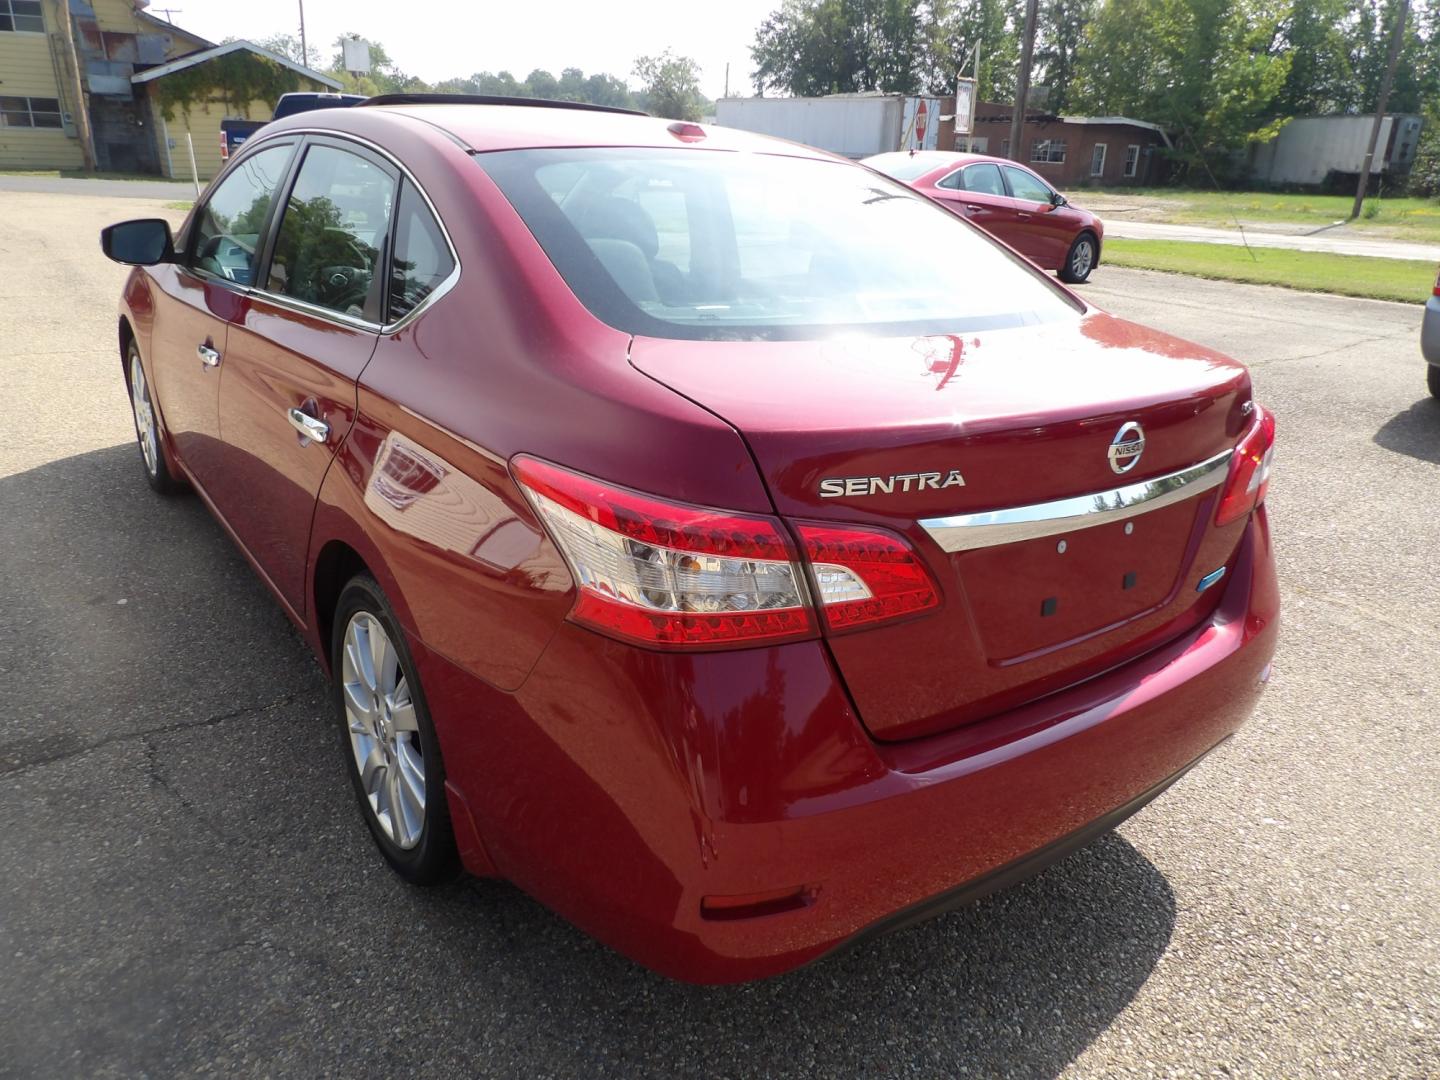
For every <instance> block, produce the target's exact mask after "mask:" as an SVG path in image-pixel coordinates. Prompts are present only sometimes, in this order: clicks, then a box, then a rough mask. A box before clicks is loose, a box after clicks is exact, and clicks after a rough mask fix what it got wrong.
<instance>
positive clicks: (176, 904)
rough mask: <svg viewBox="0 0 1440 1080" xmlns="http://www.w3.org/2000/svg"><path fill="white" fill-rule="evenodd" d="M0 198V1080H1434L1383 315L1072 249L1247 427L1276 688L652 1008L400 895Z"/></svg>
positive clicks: (288, 642)
mask: <svg viewBox="0 0 1440 1080" xmlns="http://www.w3.org/2000/svg"><path fill="white" fill-rule="evenodd" d="M157 212H158V213H161V214H168V215H169V216H171V217H172V218H173V217H175V216H176V215H175V214H174V213H173V212H172V211H166V210H164V209H163V204H161V203H158V202H156V203H148V202H147V201H146V200H144V199H139V198H123V199H122V198H115V197H111V196H109V195H107V196H105V197H88V196H80V195H70V194H45V193H15V192H9V193H6V192H0V263H3V265H5V266H6V267H7V268H8V269H9V270H10V273H8V274H6V275H4V277H3V279H0V386H3V387H4V394H5V401H6V403H7V404H8V405H9V406H10V407H9V408H8V409H7V410H6V417H7V425H6V433H5V438H4V439H3V440H0V677H3V685H4V686H5V687H6V693H5V695H4V705H3V706H0V780H3V783H0V821H3V822H4V826H5V827H4V828H3V830H0V1076H4V1077H10V1076H14V1077H32V1076H37V1077H48V1076H62V1077H69V1076H76V1077H80V1076H83V1077H106V1076H179V1075H191V1074H204V1073H214V1074H246V1075H249V1074H266V1075H297V1076H315V1075H329V1074H337V1073H345V1074H350V1073H365V1074H373V1075H404V1076H424V1075H452V1076H453V1075H474V1076H496V1077H513V1076H577V1075H584V1076H627V1077H628V1076H642V1075H654V1076H706V1077H713V1076H734V1077H767V1076H776V1077H778V1076H877V1077H879V1076H924V1077H955V1076H995V1075H1007V1076H1021V1077H1052V1076H1057V1075H1065V1076H1075V1077H1081V1076H1085V1077H1089V1076H1097V1077H1098V1076H1105V1077H1111V1076H1140V1077H1153V1076H1167V1077H1191V1076H1194V1077H1199V1076H1206V1077H1208V1076H1217V1075H1236V1074H1239V1075H1245V1076H1273V1077H1285V1078H1293V1077H1311V1076H1314V1077H1322V1076H1323V1077H1332V1076H1333V1077H1352V1076H1365V1077H1371V1076H1375V1077H1381V1076H1384V1077H1423V1076H1433V1075H1436V1074H1437V1073H1440V843H1437V839H1436V822H1437V820H1440V783H1437V781H1440V739H1437V734H1440V707H1437V705H1440V665H1437V663H1436V657H1437V655H1440V629H1437V628H1440V590H1437V589H1436V588H1435V580H1436V578H1435V571H1434V561H1435V551H1436V549H1437V547H1440V545H1437V543H1436V540H1437V522H1440V404H1437V403H1435V402H1433V401H1431V400H1430V399H1429V398H1428V397H1427V396H1426V394H1425V390H1424V370H1423V367H1422V365H1421V361H1420V358H1419V355H1418V347H1417V340H1418V330H1419V321H1420V310H1421V309H1420V308H1419V307H1415V306H1403V305H1395V304H1380V303H1372V302H1368V301H1359V300H1344V299H1339V298H1333V297H1320V296H1311V295H1306V294H1299V293H1290V292H1285V291H1283V290H1276V289H1267V288H1262V287H1256V286H1244V285H1231V284H1225V283H1220V282H1206V281H1197V280H1193V279H1187V278H1181V277H1171V276H1166V275H1159V274H1151V273H1145V272H1140V271H1124V270H1118V269H1110V268H1106V267H1102V268H1101V269H1100V270H1099V271H1098V272H1097V274H1096V276H1095V279H1094V283H1093V284H1092V285H1090V286H1089V287H1087V288H1086V290H1085V295H1087V296H1088V297H1089V298H1090V299H1092V300H1093V301H1095V302H1097V303H1099V304H1101V305H1102V306H1105V307H1108V308H1110V309H1111V310H1113V311H1115V312H1116V313H1117V314H1120V315H1123V316H1126V317H1130V318H1135V319H1137V320H1139V321H1142V322H1146V323H1149V324H1152V325H1155V326H1158V327H1160V328H1162V329H1165V330H1168V331H1171V332H1173V333H1176V334H1179V335H1181V336H1184V337H1190V338H1194V339H1197V340H1199V341H1202V342H1204V343H1206V344H1209V345H1213V346H1216V347H1218V348H1220V349H1222V350H1225V351H1227V352H1229V353H1231V354H1233V355H1235V356H1238V357H1240V358H1242V359H1245V360H1247V361H1249V362H1250V363H1251V364H1252V365H1253V366H1254V369H1255V379H1256V385H1257V389H1258V395H1259V397H1260V399H1261V400H1263V401H1264V402H1266V403H1267V404H1269V405H1270V406H1272V407H1273V408H1274V409H1275V411H1276V413H1277V415H1278V418H1279V425H1280V429H1279V430H1280V436H1279V437H1280V443H1279V458H1278V466H1277V468H1278V471H1277V475H1276V479H1275V483H1274V486H1273V488H1272V494H1271V499H1270V502H1271V509H1272V515H1273V523H1274V529H1275V536H1276V542H1277V548H1278V553H1279V560H1280V569H1281V576H1282V586H1283V588H1284V592H1285V597H1286V604H1287V607H1286V612H1285V629H1284V632H1283V637H1282V642H1281V646H1280V652H1279V655H1278V657H1277V661H1276V672H1277V674H1276V678H1275V680H1274V682H1273V683H1272V686H1271V689H1270V691H1269V693H1268V694H1267V695H1266V696H1265V698H1264V699H1263V701H1262V704H1261V706H1260V709H1259V711H1258V712H1257V714H1256V715H1255V717H1254V719H1253V720H1252V721H1251V723H1250V724H1249V725H1248V726H1247V727H1246V728H1245V729H1243V730H1242V732H1241V733H1240V734H1239V735H1238V736H1237V737H1236V738H1235V739H1234V740H1233V741H1232V743H1231V745H1230V746H1229V747H1227V748H1226V749H1224V750H1222V751H1221V752H1219V753H1217V754H1216V755H1214V756H1213V757H1212V758H1211V759H1209V760H1208V761H1206V762H1205V763H1204V764H1203V765H1202V766H1201V767H1200V768H1198V769H1196V770H1195V771H1194V772H1192V773H1191V774H1190V775H1189V776H1187V777H1186V778H1185V779H1184V780H1183V781H1181V782H1180V783H1179V784H1178V785H1177V786H1176V787H1175V788H1174V789H1173V790H1172V791H1171V792H1170V793H1168V794H1167V795H1166V796H1165V797H1164V798H1162V799H1161V800H1159V801H1158V802H1157V803H1155V804H1154V805H1153V806H1152V807H1150V808H1149V809H1147V810H1145V811H1144V812H1143V813H1141V814H1140V815H1139V816H1137V817H1136V818H1134V819H1132V820H1131V821H1130V822H1128V823H1126V824H1125V825H1124V826H1122V828H1121V829H1120V830H1119V831H1118V832H1117V833H1115V834H1113V835H1110V836H1107V837H1104V838H1103V839H1101V840H1100V841H1098V842H1097V843H1095V844H1094V845H1092V846H1091V847H1089V848H1087V849H1085V850H1084V851H1081V852H1079V853H1077V854H1075V855H1074V856H1072V857H1071V858H1069V859H1067V860H1065V861H1064V862H1062V863H1060V864H1058V865H1056V866H1054V867H1052V868H1051V869H1049V870H1047V871H1046V872H1045V873H1044V874H1042V875H1041V876H1040V877H1038V878H1036V879H1035V880H1033V881H1030V882H1028V883H1026V884H1024V885H1021V886H1019V887H1017V888H1014V889H1011V890H1009V891H1007V892H1005V893H1002V894H1000V895H997V896H994V897H992V898H990V899H988V900H986V901H984V902H983V903H981V904H979V905H976V906H974V907H972V908H969V909H965V910H962V911H958V912H955V913H953V914H951V915H948V916H945V917H943V918H941V919H939V920H937V921H934V922H932V923H929V924H926V925H924V926H921V927H917V928H914V929H912V930H908V931H905V932H902V933H899V934H895V935H892V936H891V937H888V938H885V939H882V940H879V941H875V942H871V943H868V944H866V945H864V946H862V947H860V948H858V949H855V950H853V951H851V952H849V953H846V954H844V955H842V956H838V957H836V958H834V959H831V960H829V961H826V962H822V963H820V964H817V965H814V966H812V967H810V968H807V969H805V970H803V971H800V972H797V973H795V974H793V975H790V976H787V977H784V978H781V979H777V980H773V981H770V982H766V983H762V984H758V985H752V986H746V987H735V988H727V989H720V990H704V989H696V988H691V987H685V986H680V985H677V984H674V983H669V982H666V981H664V980H662V979H660V978H658V977H655V976H652V975H650V974H648V973H646V972H644V971H642V970H640V969H638V968H636V967H635V966H634V965H632V964H630V963H628V962H627V961H625V960H622V959H620V958H619V957H617V956H616V955H614V954H613V953H611V952H610V951H609V950H607V949H605V948H604V947H603V946H600V945H598V944H596V943H594V942H593V941H590V940H589V939H588V938H586V937H584V936H583V935H581V934H580V933H578V932H577V931H575V930H573V929H571V928H570V927H569V926H568V925H566V924H565V923H564V922H562V921H561V920H559V919H558V918H556V917H554V916H552V915H550V914H549V913H548V912H546V911H545V910H544V909H542V908H541V907H539V906H538V905H536V904H535V903H533V902H531V901H530V900H528V899H527V898H526V897H524V896H523V895H521V894H520V893H519V892H518V891H516V890H514V889H512V888H510V887H508V886H505V885H502V884H498V883H492V882H474V881H459V882H456V883H455V884H453V885H450V886H446V887H443V888H439V889H434V890H417V889H413V888H410V887H408V886H405V885H403V884H402V883H401V882H400V881H399V880H398V879H397V878H395V877H394V876H393V875H392V874H391V873H390V872H389V871H388V870H387V869H386V868H385V867H384V865H383V863H382V862H381V860H380V859H379V857H378V856H377V855H376V853H375V852H374V850H373V847H372V844H371V842H370V839H369V836H368V834H367V832H366V830H365V828H364V825H363V824H362V822H361V820H360V817H359V815H358V813H357V812H356V809H355V807H354V804H353V797H352V795H351V791H350V788H349V785H348V782H347V780H346V776H345V773H344V770H343V762H342V759H341V756H340V749H339V737H338V734H337V732H336V730H335V728H334V726H333V722H332V720H331V718H330V714H329V702H328V699H327V697H326V689H325V686H324V684H323V682H322V680H321V678H320V675H319V670H318V668H317V667H316V665H315V664H314V662H313V661H312V660H311V659H310V657H309V656H308V654H307V653H306V652H305V650H304V649H303V647H302V646H301V644H300V642H299V639H298V637H297V636H296V634H295V633H294V632H293V631H292V629H291V628H290V626H289V624H288V623H287V621H286V620H285V618H284V616H282V615H281V614H280V612H279V610H278V608H276V606H275V605H274V604H273V603H272V602H271V601H270V600H269V598H268V596H267V594H266V593H265V592H264V590H263V588H262V586H261V585H260V584H259V582H258V581H257V580H256V578H255V577H254V575H253V574H252V573H251V571H250V570H249V568H248V566H247V565H246V564H245V563H244V561H243V559H242V558H241V557H240V556H239V555H238V554H237V553H236V551H235V550H234V548H233V547H232V546H231V544H230V543H229V541H228V540H227V539H226V537H225V536H224V535H223V534H222V532H221V530H220V528H219V527H218V526H217V525H216V524H215V523H214V522H213V521H212V520H211V519H210V518H209V516H208V515H207V513H206V512H205V510H204V509H203V507H202V506H201V505H200V503H199V502H198V500H196V499H194V498H193V497H187V498H180V499H176V500H163V499H160V498H158V497H156V496H153V495H152V494H151V493H150V492H149V490H148V489H147V488H146V487H145V485H144V483H143V481H142V479H141V477H140V471H139V470H140V464H139V460H138V454H137V452H136V449H135V447H134V446H133V444H132V442H131V439H132V430H131V427H130V422H129V416H128V412H127V403H126V398H125V394H124V391H123V388H122V382H121V377H120V367H119V363H118V356H117V353H116V345H115V327H114V308H115V299H116V296H117V294H118V289H119V284H120V281H121V280H122V278H123V271H122V270H120V269H119V268H118V267H114V266H112V265H110V264H108V263H105V262H104V261H103V260H102V259H101V257H100V254H99V249H98V243H97V242H96V231H97V230H98V228H99V227H100V226H101V225H103V224H106V223H108V222H110V221H113V220H116V219H119V218H122V217H131V216H141V215H146V214H150V213H157Z"/></svg>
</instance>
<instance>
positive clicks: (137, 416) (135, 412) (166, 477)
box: [125, 340, 185, 495]
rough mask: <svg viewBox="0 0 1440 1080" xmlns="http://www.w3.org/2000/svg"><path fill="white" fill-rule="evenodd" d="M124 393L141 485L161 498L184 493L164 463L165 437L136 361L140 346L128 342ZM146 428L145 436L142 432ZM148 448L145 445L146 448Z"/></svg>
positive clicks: (148, 382)
mask: <svg viewBox="0 0 1440 1080" xmlns="http://www.w3.org/2000/svg"><path fill="white" fill-rule="evenodd" d="M137 377H138V379H139V384H140V395H139V397H143V399H144V401H145V409H146V410H147V411H148V420H146V419H142V416H141V406H140V404H139V400H138V398H137V395H136V392H135V387H136V379H137ZM125 390H126V392H127V393H128V394H129V395H130V419H131V421H132V422H133V423H134V426H135V448H136V450H137V451H138V452H139V454H140V468H141V469H142V471H143V472H144V473H145V482H146V483H147V484H149V485H150V487H151V488H152V489H153V490H155V491H157V492H159V493H160V494H161V495H175V494H178V493H179V492H181V491H184V490H185V482H184V481H183V480H180V479H179V478H178V477H176V476H175V475H174V474H173V473H172V472H171V471H170V465H169V463H168V462H167V461H166V460H165V437H164V433H163V432H162V431H161V429H160V416H159V414H158V413H157V412H156V411H155V405H154V399H153V397H152V396H151V393H150V380H149V378H148V377H147V376H146V374H145V367H144V364H143V362H142V361H141V359H140V346H138V345H137V344H135V342H134V341H133V340H132V341H131V342H130V344H129V345H127V346H126V347H125ZM147 426H148V429H149V430H148V434H147V433H146V430H144V429H145V428H146V427H147ZM147 444H148V445H147Z"/></svg>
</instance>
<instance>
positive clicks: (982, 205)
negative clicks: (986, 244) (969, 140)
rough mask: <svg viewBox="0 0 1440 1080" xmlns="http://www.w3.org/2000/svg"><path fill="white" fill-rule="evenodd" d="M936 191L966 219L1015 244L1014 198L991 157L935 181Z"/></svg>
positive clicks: (1008, 242)
mask: <svg viewBox="0 0 1440 1080" xmlns="http://www.w3.org/2000/svg"><path fill="white" fill-rule="evenodd" d="M935 187H936V195H937V196H938V197H939V198H940V199H942V200H943V201H944V202H946V204H947V205H949V207H950V208H951V209H952V210H954V211H955V212H956V213H958V214H959V215H960V216H961V217H963V218H965V219H967V220H968V221H972V222H974V223H975V224H976V225H979V226H980V227H981V228H982V229H984V230H986V231H987V232H989V233H992V234H993V235H995V236H998V237H999V238H1000V239H1001V240H1004V241H1005V242H1006V243H1007V244H1011V245H1014V244H1015V235H1016V226H1017V225H1018V221H1017V219H1016V216H1015V201H1014V200H1013V199H1011V198H1010V196H1009V194H1008V193H1007V192H1006V190H1005V182H1004V180H1002V179H1001V177H1000V168H999V166H998V165H996V164H995V163H994V162H991V161H978V162H976V163H975V164H973V165H967V166H965V167H964V168H963V169H957V170H956V171H955V172H953V173H951V174H950V175H949V176H946V177H944V178H943V179H942V180H940V181H939V182H938V183H937V184H936V185H935Z"/></svg>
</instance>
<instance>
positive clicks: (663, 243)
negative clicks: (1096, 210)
mask: <svg viewBox="0 0 1440 1080" xmlns="http://www.w3.org/2000/svg"><path fill="white" fill-rule="evenodd" d="M476 160H477V161H478V162H479V164H480V166H481V167H482V168H483V169H485V171H486V172H487V173H488V174H489V175H490V176H491V177H492V178H493V179H494V180H495V182H496V183H497V184H498V185H499V186H500V188H501V190H502V191H503V192H504V193H505V195H506V197H507V198H508V199H509V200H510V202H511V203H512V204H513V205H514V207H515V209H516V210H517V211H518V212H519V214H520V216H521V217H522V218H523V219H524V220H525V223H526V225H527V226H529V228H530V231H531V232H532V233H533V234H534V235H535V238H536V239H537V240H538V241H539V242H540V245H541V247H543V248H544V249H545V253H546V254H547V255H548V256H549V257H550V260H551V262H553V263H554V264H555V267H556V269H557V270H559V272H560V274H561V275H562V276H563V277H564V278H565V280H566V282H567V283H568V284H569V286H570V288H571V289H572V290H573V291H574V292H575V294H576V295H577V296H578V297H579V298H580V300H581V302H582V303H584V304H585V305H586V307H588V308H589V309H590V310H591V311H592V312H593V313H594V314H595V315H596V316H597V317H598V318H600V319H602V320H604V321H605V322H607V323H609V324H610V325H611V326H614V327H616V328H617V329H620V330H624V331H627V332H629V333H632V334H640V335H645V336H649V337H669V338H720V339H735V338H767V339H807V338H818V337H831V336H834V335H835V334H836V333H838V332H847V331H852V332H853V331H858V332H869V333H877V334H879V333H891V334H933V333H957V332H964V331H967V330H981V329H989V328H994V327H1004V326H1022V325H1027V324H1032V323H1038V322H1044V321H1050V320H1053V319H1059V318H1071V317H1074V316H1075V315H1076V313H1077V312H1078V311H1079V310H1080V309H1079V308H1077V307H1076V306H1075V305H1074V304H1073V302H1072V301H1071V300H1069V299H1068V298H1067V297H1066V295H1065V294H1064V293H1063V292H1061V291H1060V290H1059V289H1058V288H1056V287H1053V286H1052V285H1050V284H1049V283H1047V281H1046V280H1045V279H1044V278H1043V277H1042V276H1041V275H1040V274H1039V273H1038V272H1037V271H1035V270H1033V269H1030V268H1027V265H1026V264H1024V263H1023V262H1022V261H1021V260H1019V259H1018V258H1016V257H1014V256H1012V255H1010V254H1009V253H1008V252H1006V251H1004V250H1003V249H1002V248H1000V247H998V246H997V245H996V244H994V243H992V242H991V241H990V240H988V239H987V238H986V237H985V236H984V235H983V234H981V233H980V232H978V231H977V230H975V229H973V228H971V227H970V226H968V225H966V224H964V223H963V222H961V221H960V220H959V219H957V218H955V217H953V216H952V215H951V214H950V213H949V212H948V211H946V210H944V209H941V208H940V207H938V206H936V205H935V204H933V203H931V202H930V201H929V200H927V199H924V198H922V197H920V196H918V195H915V194H914V193H913V192H911V191H910V190H909V189H908V188H905V187H903V186H901V185H899V184H895V183H893V182H891V181H888V180H885V179H884V178H882V177H879V176H876V175H875V174H874V173H871V172H869V171H867V170H865V169H860V168H857V167H855V166H853V165H849V164H846V163H843V162H829V161H816V160H807V159H803V158H791V157H780V156H773V155H768V154H740V153H732V152H726V151H705V150H696V149H680V148H675V149H628V148H619V149H616V148H583V149H542V150H507V151H501V152H495V153H486V154H477V155H476Z"/></svg>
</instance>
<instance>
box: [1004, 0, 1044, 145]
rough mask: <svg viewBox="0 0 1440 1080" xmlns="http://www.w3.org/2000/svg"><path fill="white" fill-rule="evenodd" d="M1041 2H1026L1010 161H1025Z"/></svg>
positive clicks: (1011, 120) (1011, 126)
mask: <svg viewBox="0 0 1440 1080" xmlns="http://www.w3.org/2000/svg"><path fill="white" fill-rule="evenodd" d="M1039 6H1040V0H1026V4H1025V39H1024V41H1023V42H1022V43H1021V46H1020V77H1019V78H1018V79H1017V80H1016V83H1015V114H1014V115H1013V116H1011V117H1010V160H1011V161H1024V160H1025V159H1024V158H1023V157H1021V156H1020V154H1021V149H1020V141H1021V139H1022V138H1023V136H1024V131H1025V99H1026V98H1027V97H1029V96H1030V64H1031V62H1032V61H1033V60H1034V58H1035V20H1036V16H1037V15H1038V10H1037V9H1038V8H1039Z"/></svg>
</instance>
